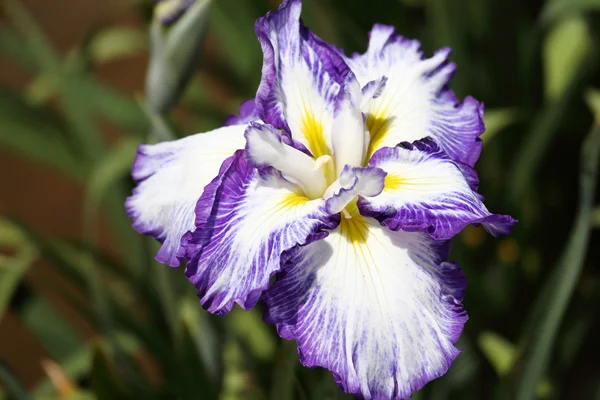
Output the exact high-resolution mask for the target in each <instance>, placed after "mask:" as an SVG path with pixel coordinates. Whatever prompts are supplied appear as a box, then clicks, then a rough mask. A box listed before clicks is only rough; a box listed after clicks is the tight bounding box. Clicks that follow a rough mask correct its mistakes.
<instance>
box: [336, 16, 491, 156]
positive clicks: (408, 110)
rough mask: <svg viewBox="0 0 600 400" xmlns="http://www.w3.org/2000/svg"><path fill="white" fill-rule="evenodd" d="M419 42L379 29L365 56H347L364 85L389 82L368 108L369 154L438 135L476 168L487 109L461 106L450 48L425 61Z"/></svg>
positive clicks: (467, 102)
mask: <svg viewBox="0 0 600 400" xmlns="http://www.w3.org/2000/svg"><path fill="white" fill-rule="evenodd" d="M420 47H421V45H420V43H419V42H418V41H417V40H410V39H406V38H404V37H402V36H400V35H397V34H395V33H394V28H393V27H391V26H386V25H379V24H377V25H375V26H374V27H373V29H372V30H371V32H370V36H369V47H368V50H367V52H366V53H364V54H355V55H353V56H352V57H351V58H346V62H347V64H348V65H349V66H350V68H351V69H352V71H353V72H354V73H355V74H356V77H357V78H358V80H359V82H360V83H361V85H366V84H367V83H368V82H370V81H373V80H375V79H378V78H380V77H381V76H382V75H384V76H386V77H387V78H388V80H387V83H386V88H385V90H384V91H383V93H382V95H381V96H380V97H378V98H377V99H375V100H373V101H370V102H369V103H368V105H367V107H365V108H364V109H363V112H364V113H365V115H366V118H367V126H368V127H369V130H370V133H371V143H370V146H369V151H368V156H370V155H371V154H373V153H374V152H375V151H377V149H380V148H382V147H392V146H395V145H396V144H397V143H400V142H403V141H407V142H412V141H414V140H418V139H422V138H424V137H426V136H431V137H433V138H434V139H435V140H436V142H438V143H439V144H440V146H441V147H442V148H443V149H444V151H446V153H448V155H450V157H451V158H452V159H454V160H457V161H460V162H463V163H465V164H468V165H469V166H473V165H474V164H475V162H476V161H477V159H478V158H479V153H480V152H481V143H482V142H481V139H480V138H479V135H481V133H483V131H484V129H485V128H484V124H483V119H482V117H483V105H482V104H481V103H479V102H477V101H476V100H475V99H473V98H472V97H467V98H466V99H465V100H464V102H463V103H461V102H460V101H459V100H458V99H457V98H456V96H455V95H454V93H453V92H452V90H450V89H449V88H448V87H447V86H446V85H447V84H448V82H449V81H450V79H451V78H452V76H453V75H454V72H455V70H456V65H455V64H454V63H450V62H448V56H449V54H450V50H449V49H447V48H444V49H441V50H438V51H437V52H435V53H434V55H433V57H431V58H428V59H425V58H424V57H423V53H422V51H421V49H420Z"/></svg>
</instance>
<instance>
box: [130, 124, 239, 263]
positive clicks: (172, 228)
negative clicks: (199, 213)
mask: <svg viewBox="0 0 600 400" xmlns="http://www.w3.org/2000/svg"><path fill="white" fill-rule="evenodd" d="M245 128H246V127H245V126H243V125H237V126H230V127H226V128H220V129H216V130H214V131H210V132H207V133H201V134H197V135H193V136H189V137H186V138H184V139H180V140H175V141H171V142H163V143H158V144H153V145H140V146H139V148H138V154H137V157H136V159H135V161H134V163H133V167H132V176H133V179H134V180H135V182H136V183H137V187H136V188H135V189H134V191H133V195H132V196H131V197H129V198H128V199H127V201H126V203H125V206H126V208H127V213H128V215H129V216H130V217H131V218H132V219H133V227H134V229H135V230H137V231H138V232H140V233H144V234H147V235H151V236H153V237H155V238H156V239H157V240H159V241H160V242H161V243H162V246H161V247H160V250H159V251H158V254H157V255H156V259H157V260H158V261H160V262H162V263H164V264H168V265H170V266H172V267H177V266H179V264H180V262H181V260H182V259H183V258H184V255H185V251H184V250H183V249H182V248H181V246H180V240H181V237H182V236H183V234H185V233H186V232H187V231H188V230H190V229H193V228H194V219H195V216H194V208H195V206H196V202H197V201H198V199H199V198H200V195H201V194H202V191H203V190H204V187H205V186H206V185H207V184H209V183H210V182H211V180H212V179H213V178H214V177H215V176H216V175H217V173H218V172H219V167H220V166H221V163H222V162H223V161H224V160H225V159H226V158H227V157H229V156H231V155H232V154H233V153H234V152H235V151H236V150H237V149H243V148H244V144H245V143H244V130H245Z"/></svg>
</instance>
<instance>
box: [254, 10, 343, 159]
mask: <svg viewBox="0 0 600 400" xmlns="http://www.w3.org/2000/svg"><path fill="white" fill-rule="evenodd" d="M301 9H302V3H301V1H299V0H285V1H283V3H282V4H281V6H280V8H279V9H278V10H277V11H271V12H269V13H267V15H266V16H264V17H262V18H259V19H258V20H257V22H256V27H255V30H256V34H257V36H258V40H259V41H260V44H261V47H262V50H263V54H264V58H263V69H262V80H261V83H260V86H259V88H258V91H257V94H256V105H257V109H258V114H259V116H260V117H261V119H262V120H263V121H265V122H267V123H269V124H271V125H273V126H274V127H276V128H278V129H283V130H286V131H289V132H290V133H291V135H292V138H293V139H294V140H296V141H298V142H300V143H301V144H302V145H303V146H304V147H305V148H306V149H308V150H309V151H310V152H311V153H312V155H313V156H314V157H315V158H318V157H321V156H323V155H330V156H331V155H332V143H331V132H332V125H333V118H334V113H335V111H336V109H337V104H338V103H339V100H338V98H339V97H340V96H339V95H340V88H341V85H342V83H343V82H344V81H345V79H346V77H347V75H348V74H349V70H348V68H347V67H346V66H345V64H344V61H343V59H342V58H341V57H340V56H339V54H337V52H336V51H335V50H334V49H333V48H330V47H329V46H328V45H327V43H325V42H323V41H322V40H320V39H318V38H317V37H316V36H315V35H313V34H312V33H309V31H308V30H307V29H305V28H304V27H303V26H302V24H301V21H300V12H301Z"/></svg>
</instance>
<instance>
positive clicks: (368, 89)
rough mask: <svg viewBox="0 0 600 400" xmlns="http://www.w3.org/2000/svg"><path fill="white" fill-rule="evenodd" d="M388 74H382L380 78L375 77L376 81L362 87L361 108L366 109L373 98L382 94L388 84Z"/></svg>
mask: <svg viewBox="0 0 600 400" xmlns="http://www.w3.org/2000/svg"><path fill="white" fill-rule="evenodd" d="M387 80H388V78H387V76H382V77H380V78H379V79H375V80H374V81H371V82H368V83H367V84H366V85H365V86H363V88H362V89H361V92H362V99H361V101H360V109H361V110H364V109H366V108H367V106H368V105H369V102H370V101H371V100H373V99H376V98H378V97H380V96H381V94H382V93H383V90H384V89H385V85H386V84H387Z"/></svg>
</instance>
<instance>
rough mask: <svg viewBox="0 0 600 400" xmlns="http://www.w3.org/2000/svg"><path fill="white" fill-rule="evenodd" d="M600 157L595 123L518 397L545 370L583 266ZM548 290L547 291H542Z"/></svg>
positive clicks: (531, 389) (525, 397) (531, 390)
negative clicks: (567, 230) (571, 217)
mask: <svg viewBox="0 0 600 400" xmlns="http://www.w3.org/2000/svg"><path fill="white" fill-rule="evenodd" d="M599 158H600V127H599V126H594V127H593V129H592V131H591V132H590V134H589V135H588V137H587V138H586V140H585V142H584V144H583V146H582V156H581V170H580V192H579V195H580V198H579V210H578V213H577V216H576V220H575V225H574V227H573V229H572V231H571V234H570V237H569V241H568V242H567V245H566V247H565V250H564V252H563V254H562V256H561V258H560V260H559V262H558V264H557V266H556V269H555V273H554V274H553V275H552V277H551V279H552V281H551V282H552V290H551V292H552V296H549V297H547V301H546V303H545V306H544V311H543V313H542V314H541V315H542V317H541V318H540V322H539V324H538V325H537V326H536V327H535V329H533V330H532V334H531V336H530V337H528V338H526V340H525V349H524V356H523V359H522V367H521V371H522V372H521V373H520V374H519V375H518V376H517V380H516V386H515V391H516V392H515V393H516V398H517V399H518V400H530V399H533V398H534V397H535V390H536V387H537V385H538V383H539V382H540V379H541V377H542V375H543V374H544V372H545V370H546V368H547V366H548V362H549V360H550V356H551V354H552V349H553V347H554V341H555V339H556V334H557V332H558V328H559V327H560V323H561V321H562V319H563V316H564V314H565V311H566V309H567V306H568V304H569V300H570V298H571V295H572V294H573V290H574V289H575V284H576V283H577V279H578V277H579V274H580V273H581V269H582V268H583V262H584V258H585V254H586V250H587V246H588V242H589V237H590V232H591V229H592V218H591V217H592V210H593V206H594V196H595V193H596V184H597V176H598V165H599ZM542 294H544V292H542Z"/></svg>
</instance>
